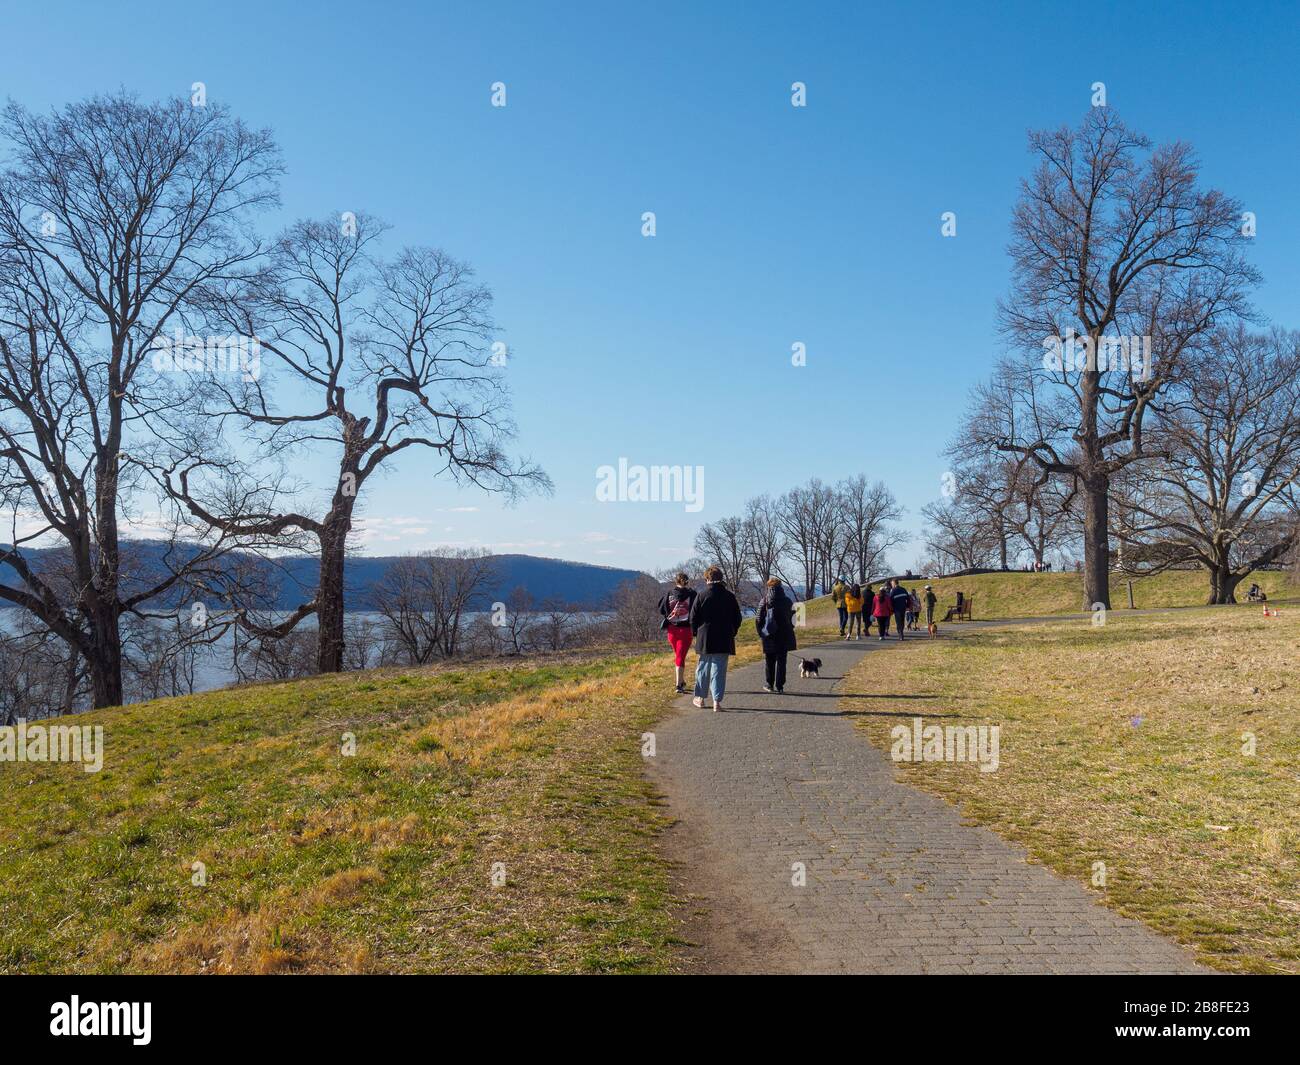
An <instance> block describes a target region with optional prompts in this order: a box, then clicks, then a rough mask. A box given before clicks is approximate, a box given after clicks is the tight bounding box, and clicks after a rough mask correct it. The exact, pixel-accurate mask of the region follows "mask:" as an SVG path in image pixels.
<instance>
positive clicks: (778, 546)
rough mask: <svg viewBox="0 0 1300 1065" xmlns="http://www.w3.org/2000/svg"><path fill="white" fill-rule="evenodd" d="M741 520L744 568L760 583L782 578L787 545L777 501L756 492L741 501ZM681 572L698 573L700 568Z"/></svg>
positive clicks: (761, 584) (764, 583) (763, 583)
mask: <svg viewBox="0 0 1300 1065" xmlns="http://www.w3.org/2000/svg"><path fill="white" fill-rule="evenodd" d="M744 523H745V533H744V540H745V549H746V551H747V552H748V561H747V564H746V568H747V569H748V570H749V572H751V573H752V574H753V575H754V579H755V580H756V581H757V582H758V583H759V585H760V586H763V585H766V584H767V582H768V581H769V580H770V579H771V578H772V577H780V578H781V579H782V580H784V579H785V578H784V574H782V572H781V559H782V558H783V557H785V554H786V552H787V545H786V541H785V533H784V532H782V529H781V515H780V509H779V507H778V504H777V503H776V502H775V501H774V500H773V499H772V497H771V496H769V495H761V496H756V497H755V498H753V499H751V500H749V501H748V502H747V503H746V504H745V517H744ZM685 572H687V573H691V572H695V573H698V572H700V570H699V569H695V570H686V571H685ZM786 583H787V584H788V583H789V582H788V581H787V582H786Z"/></svg>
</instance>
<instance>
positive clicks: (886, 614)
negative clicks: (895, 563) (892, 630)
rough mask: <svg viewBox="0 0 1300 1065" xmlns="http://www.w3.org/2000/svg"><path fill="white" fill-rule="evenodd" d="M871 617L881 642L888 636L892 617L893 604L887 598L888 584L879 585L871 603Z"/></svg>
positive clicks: (886, 582)
mask: <svg viewBox="0 0 1300 1065" xmlns="http://www.w3.org/2000/svg"><path fill="white" fill-rule="evenodd" d="M871 616H872V617H873V618H875V619H876V629H877V631H878V632H879V633H880V638H881V639H882V640H883V639H884V638H885V637H886V636H888V635H889V619H890V618H892V617H893V616H894V604H893V602H892V601H891V600H890V598H889V582H888V581H885V582H883V583H882V584H881V585H880V591H878V592H877V593H876V595H875V597H874V598H873V600H872V603H871Z"/></svg>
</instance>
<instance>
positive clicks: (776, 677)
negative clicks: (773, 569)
mask: <svg viewBox="0 0 1300 1065" xmlns="http://www.w3.org/2000/svg"><path fill="white" fill-rule="evenodd" d="M754 623H755V624H756V625H757V626H758V638H759V640H760V641H761V642H762V644H763V663H764V665H763V679H764V684H763V690H764V691H765V692H776V693H777V694H778V695H780V694H781V692H783V691H784V690H785V656H786V655H788V654H789V653H790V652H791V651H793V650H795V649H796V648H797V647H798V646H799V645H798V642H797V641H796V640H795V635H794V602H793V601H792V600H791V599H790V597H789V596H788V595H787V594H786V591H785V588H784V587H783V586H782V584H781V582H780V580H778V579H777V578H776V577H773V578H772V579H771V580H769V581H768V582H767V593H766V594H765V595H764V596H763V602H762V603H761V604H760V605H759V608H758V616H757V617H756V618H755V619H754Z"/></svg>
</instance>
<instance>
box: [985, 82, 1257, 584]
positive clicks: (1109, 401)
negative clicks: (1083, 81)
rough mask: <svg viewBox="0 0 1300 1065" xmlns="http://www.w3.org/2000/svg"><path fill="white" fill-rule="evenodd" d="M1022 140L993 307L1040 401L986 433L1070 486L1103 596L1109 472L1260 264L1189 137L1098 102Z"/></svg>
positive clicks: (1241, 305) (1144, 453)
mask: <svg viewBox="0 0 1300 1065" xmlns="http://www.w3.org/2000/svg"><path fill="white" fill-rule="evenodd" d="M1029 143H1030V148H1031V150H1032V151H1033V152H1034V153H1035V155H1037V157H1038V159H1039V165H1038V167H1037V169H1036V170H1035V171H1034V173H1033V175H1032V177H1031V178H1030V179H1029V180H1028V181H1026V182H1024V183H1023V185H1022V189H1021V196H1020V201H1019V203H1018V204H1017V206H1016V208H1015V212H1014V215H1013V217H1012V243H1011V246H1010V254H1011V257H1012V290H1011V293H1010V295H1009V296H1008V298H1007V299H1006V300H1005V301H1003V303H1002V304H1001V306H1000V314H1001V320H1002V325H1003V329H1004V331H1005V334H1006V336H1007V338H1008V340H1009V341H1010V342H1011V343H1012V344H1013V345H1015V346H1016V348H1018V349H1019V350H1020V351H1022V352H1025V353H1027V362H1026V365H1024V366H1023V367H1022V368H1021V369H1020V371H1019V372H1021V373H1024V374H1031V375H1033V376H1035V377H1036V378H1038V379H1039V380H1040V382H1041V383H1042V387H1043V390H1044V392H1045V393H1046V392H1048V391H1050V392H1051V394H1052V399H1051V400H1049V401H1047V402H1046V403H1045V404H1044V406H1043V408H1042V411H1043V413H1044V414H1046V415H1048V417H1046V418H1045V419H1044V420H1043V421H1041V422H1040V423H1039V424H1038V425H1032V424H1020V425H1018V426H1017V428H1018V429H1020V430H1022V431H1021V432H1019V433H1017V435H1016V436H1009V437H1003V438H1000V439H997V440H995V441H991V442H992V443H994V444H995V446H997V447H999V448H1001V449H1002V450H1004V451H1008V452H1012V453H1015V454H1019V455H1023V456H1026V457H1027V458H1029V459H1030V460H1032V461H1033V462H1034V463H1036V464H1037V466H1038V468H1039V470H1040V471H1041V472H1042V473H1043V474H1047V475H1053V476H1061V477H1066V478H1069V479H1071V480H1072V481H1073V482H1075V483H1076V484H1077V485H1078V489H1079V492H1080V493H1081V495H1082V499H1083V533H1084V548H1083V555H1084V560H1083V561H1084V592H1085V596H1086V600H1087V601H1088V602H1089V603H1103V604H1105V605H1109V604H1110V594H1109V558H1110V546H1109V528H1110V521H1109V510H1108V504H1109V493H1110V481H1111V478H1112V477H1113V476H1114V475H1115V474H1117V473H1119V472H1120V471H1121V470H1123V469H1124V468H1125V467H1127V466H1129V465H1130V464H1132V463H1134V462H1138V461H1141V460H1143V459H1145V458H1147V457H1149V451H1148V448H1147V447H1146V445H1145V441H1144V431H1145V428H1146V419H1147V416H1148V414H1149V413H1150V411H1151V409H1152V405H1153V403H1154V402H1155V401H1156V400H1157V398H1158V397H1159V395H1160V394H1161V392H1162V391H1163V390H1164V389H1165V388H1166V387H1167V386H1168V385H1169V384H1170V382H1171V381H1174V380H1176V379H1177V377H1178V375H1179V373H1180V372H1181V365H1180V364H1181V360H1182V356H1183V354H1184V352H1185V351H1187V350H1188V349H1189V348H1190V347H1192V346H1194V345H1195V344H1196V342H1197V341H1198V339H1199V338H1200V337H1202V336H1203V335H1204V334H1205V333H1206V332H1208V331H1209V330H1211V329H1212V328H1214V326H1215V325H1216V324H1217V323H1218V322H1219V321H1221V320H1223V319H1224V318H1225V317H1227V316H1231V315H1234V314H1243V313H1245V311H1246V309H1247V308H1246V305H1245V295H1244V293H1245V290H1246V289H1247V288H1248V286H1250V285H1251V284H1253V283H1254V282H1255V281H1256V280H1257V276H1258V275H1257V274H1256V272H1255V271H1254V269H1253V268H1251V267H1250V266H1249V265H1247V264H1246V262H1245V261H1244V259H1243V258H1242V256H1241V253H1240V248H1241V245H1242V244H1243V242H1244V240H1245V239H1246V238H1244V237H1243V235H1242V232H1241V230H1240V229H1239V226H1240V219H1241V208H1240V205H1239V204H1238V203H1237V202H1236V201H1235V200H1232V199H1230V198H1229V197H1227V196H1225V195H1223V194H1222V193H1220V192H1218V191H1214V190H1201V189H1199V188H1198V187H1197V177H1198V172H1197V171H1198V167H1197V162H1196V160H1195V158H1194V155H1193V152H1192V149H1191V148H1190V147H1189V146H1188V145H1186V144H1181V143H1175V144H1171V145H1164V146H1161V147H1158V148H1154V149H1153V148H1152V147H1151V142H1150V141H1149V140H1148V139H1147V138H1146V137H1145V136H1143V135H1141V134H1139V133H1137V132H1134V131H1131V130H1129V129H1128V128H1127V127H1126V126H1125V125H1124V124H1123V123H1122V122H1121V121H1120V120H1119V118H1118V117H1116V115H1115V114H1114V112H1113V111H1112V110H1111V109H1110V108H1107V107H1095V108H1093V109H1092V110H1091V112H1090V113H1089V115H1088V116H1087V118H1085V120H1084V122H1083V124H1082V126H1081V127H1080V128H1079V129H1078V130H1070V129H1064V128H1063V129H1059V130H1055V131H1049V132H1040V133H1033V134H1031V135H1030V139H1029ZM1076 341H1077V342H1076ZM1030 429H1032V430H1033V431H1027V430H1030Z"/></svg>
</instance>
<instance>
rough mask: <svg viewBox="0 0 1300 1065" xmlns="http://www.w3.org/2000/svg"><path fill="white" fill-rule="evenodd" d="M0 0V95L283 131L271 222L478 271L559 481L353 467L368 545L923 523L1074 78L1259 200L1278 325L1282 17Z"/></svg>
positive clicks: (1144, 11)
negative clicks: (600, 492) (1039, 159)
mask: <svg viewBox="0 0 1300 1065" xmlns="http://www.w3.org/2000/svg"><path fill="white" fill-rule="evenodd" d="M4 6H5V11H4V15H3V25H4V41H3V43H2V44H0V71H3V74H2V75H0V79H2V80H0V93H4V94H6V95H9V96H11V97H13V98H14V99H16V100H18V101H20V102H22V103H24V104H26V105H28V106H30V107H35V108H46V107H49V106H52V105H56V104H61V103H64V102H67V101H69V100H73V99H76V98H79V97H82V96H85V95H88V94H91V93H94V92H98V91H104V90H109V89H113V88H116V87H117V86H119V85H121V86H125V87H127V88H129V89H132V90H135V91H137V92H138V93H140V94H141V95H142V96H144V97H161V96H165V95H174V94H185V95H188V93H189V88H190V85H191V83H192V82H194V81H203V82H205V83H206V85H207V87H208V93H209V98H210V99H218V100H222V101H224V102H227V103H229V104H230V105H231V106H232V107H233V108H234V110H235V112H236V113H237V114H239V115H240V116H241V117H242V118H243V119H244V120H245V121H246V122H248V123H250V124H252V125H257V126H268V127H270V128H272V129H273V130H274V131H275V133H276V136H277V138H278V140H279V142H280V144H281V146H282V147H283V150H284V152H285V156H286V160H287V163H288V165H289V169H290V173H289V176H288V178H287V180H286V181H285V183H284V201H285V203H284V219H286V220H287V219H289V218H293V217H298V216H304V215H320V214H323V213H326V212H338V211H344V210H357V209H364V210H368V211H371V212H374V213H376V214H378V215H380V216H382V217H384V218H385V219H386V220H387V221H389V222H390V223H391V224H392V225H393V226H394V232H393V234H392V237H393V240H394V242H397V241H400V242H403V243H430V244H436V245H439V246H441V247H443V248H445V249H447V250H448V251H449V252H451V253H453V254H454V255H456V256H458V257H461V258H464V259H467V260H469V261H470V262H472V263H473V264H474V265H475V266H476V267H477V269H478V271H479V274H480V277H481V279H482V280H483V281H485V282H486V283H487V284H488V285H490V286H491V288H492V289H493V290H494V292H495V294H496V297H497V303H496V312H497V317H498V319H499V321H500V323H501V324H502V326H503V327H504V329H505V332H504V334H503V339H505V340H506V341H507V342H508V343H509V345H510V347H511V350H512V353H513V355H514V359H513V361H512V364H511V367H510V377H511V380H512V384H513V389H514V393H515V397H516V407H517V413H518V422H519V427H520V440H519V447H520V449H521V450H523V451H525V452H527V453H529V454H531V455H532V456H533V457H534V458H536V459H538V460H539V461H541V462H542V464H543V465H544V466H545V467H546V469H547V470H548V472H549V473H550V474H551V476H552V477H553V478H554V480H555V483H556V489H557V490H556V493H555V495H554V497H552V498H550V499H545V500H538V501H532V502H526V503H524V504H523V505H521V506H518V507H516V508H513V509H505V508H503V507H501V506H500V505H498V503H497V502H496V501H495V500H493V499H492V498H491V497H487V496H484V495H482V494H480V493H475V492H471V491H461V492H458V491H456V490H455V489H454V488H452V487H450V486H449V485H447V484H445V483H442V482H435V481H433V480H432V479H431V478H429V477H428V476H426V475H425V473H424V468H423V464H422V462H421V460H420V458H419V456H418V455H416V454H414V453H411V452H408V453H406V455H405V456H403V460H402V461H401V464H400V466H399V467H398V468H396V469H395V470H394V471H393V472H390V474H389V475H388V476H387V477H386V478H385V479H384V480H383V481H381V482H378V483H377V482H371V483H370V485H368V486H367V492H368V493H369V494H368V497H367V498H366V500H365V504H364V511H365V514H366V517H367V520H368V522H369V527H370V533H369V534H368V535H369V537H370V538H369V540H368V542H367V543H366V545H365V550H366V551H367V552H369V553H381V552H382V553H389V552H399V551H404V550H411V549H416V548H420V547H426V546H431V545H434V544H439V543H472V544H483V545H485V546H488V547H491V548H494V549H497V550H521V551H527V552H529V553H533V554H544V555H554V556H558V557H564V558H573V559H579V560H585V561H592V562H601V563H607V564H617V565H629V566H635V567H639V568H657V567H659V566H662V565H666V564H669V563H672V562H675V561H677V560H678V559H679V558H680V557H682V556H684V555H686V554H687V553H688V552H689V548H690V543H691V540H692V537H693V534H694V531H695V528H696V527H697V525H698V524H699V522H700V521H701V520H712V519H714V518H717V517H721V516H724V515H726V514H728V513H732V512H734V511H737V510H738V509H739V508H740V506H741V505H742V503H743V501H744V499H745V498H746V497H748V496H750V495H753V494H755V493H757V492H760V491H764V490H770V491H773V492H780V491H784V490H785V489H787V488H789V487H790V486H792V485H794V484H795V483H797V482H800V481H803V480H805V479H807V478H808V477H810V476H812V475H814V474H816V475H819V476H821V477H822V478H824V479H826V480H828V481H834V480H836V479H838V478H840V477H842V476H845V475H848V474H852V473H857V472H864V473H866V474H868V475H869V476H870V477H871V478H873V479H875V478H880V479H883V480H884V481H885V482H886V483H888V484H889V485H890V486H891V487H892V489H893V490H894V492H895V493H896V494H897V496H898V497H899V500H900V502H901V503H902V504H903V505H904V506H905V507H907V509H908V512H909V514H908V526H909V528H912V529H916V528H918V527H919V513H918V512H919V510H920V508H921V507H922V506H924V505H925V504H926V503H927V502H929V501H930V500H932V499H934V498H936V497H937V496H938V495H939V487H940V476H941V474H942V472H943V470H944V469H945V468H946V464H945V463H944V461H943V460H942V459H941V458H940V456H939V451H940V450H941V449H942V447H943V444H944V442H945V439H946V437H947V436H948V432H949V428H950V426H951V425H952V424H953V423H954V421H955V419H957V418H958V417H959V416H960V413H961V411H962V410H963V408H964V405H965V396H966V393H967V390H968V389H969V387H970V386H971V385H972V384H973V383H975V382H976V381H978V380H980V379H981V378H983V377H984V376H985V375H986V374H987V372H988V369H989V367H990V365H991V362H992V361H993V359H994V358H996V356H997V355H998V354H999V347H998V341H997V337H996V335H995V333H994V329H993V320H994V302H995V300H996V299H997V297H998V296H999V295H1000V294H1001V293H1002V292H1003V291H1004V289H1005V287H1006V283H1007V260H1006V256H1005V252H1004V248H1005V245H1006V241H1007V236H1008V221H1009V212H1010V208H1011V205H1012V203H1013V201H1014V199H1015V196H1016V191H1017V181H1018V180H1019V178H1020V177H1022V176H1023V175H1025V174H1026V173H1027V172H1028V170H1029V167H1030V160H1029V157H1028V155H1027V153H1026V150H1025V132H1026V130H1027V129H1030V128H1040V127H1046V126H1056V125H1059V124H1062V123H1069V124H1072V125H1073V124H1077V123H1078V121H1079V120H1080V119H1081V118H1082V117H1083V115H1084V113H1085V111H1086V110H1087V108H1088V106H1089V97H1090V94H1091V88H1090V87H1091V85H1092V83H1093V82H1094V81H1104V82H1105V83H1106V87H1107V93H1108V98H1109V103H1110V105H1111V106H1112V107H1115V108H1116V109H1117V110H1119V112H1120V113H1121V115H1122V116H1123V117H1124V119H1125V120H1126V121H1127V122H1129V123H1130V124H1131V125H1133V126H1136V127H1137V128H1139V129H1141V130H1143V131H1145V132H1146V133H1148V134H1149V135H1150V136H1151V137H1153V138H1154V139H1156V140H1157V141H1161V140H1172V139H1184V140H1188V141H1190V142H1191V143H1192V144H1194V145H1195V146H1196V148H1197V149H1198V151H1199V152H1200V155H1201V158H1202V160H1203V162H1204V174H1205V177H1206V179H1207V180H1208V181H1209V182H1211V183H1213V184H1215V185H1218V186H1219V187H1221V188H1223V189H1224V190H1226V191H1227V192H1229V193H1231V194H1233V195H1235V196H1237V197H1239V198H1241V199H1242V200H1243V201H1244V203H1245V206H1246V207H1247V208H1248V209H1250V210H1253V211H1255V212H1256V214H1257V216H1258V220H1259V221H1258V224H1259V235H1258V237H1257V241H1256V248H1255V261H1256V263H1257V265H1258V266H1259V267H1260V269H1261V270H1262V271H1263V273H1264V276H1265V286H1264V287H1263V288H1262V290H1261V291H1260V292H1259V294H1258V301H1257V302H1258V306H1259V307H1260V309H1261V310H1262V311H1263V312H1264V313H1265V314H1267V315H1268V316H1269V317H1270V318H1272V319H1273V320H1275V321H1277V322H1278V323H1280V324H1284V325H1289V326H1293V327H1295V326H1300V306H1298V305H1297V302H1298V301H1297V296H1296V293H1297V282H1298V281H1300V277H1298V276H1297V274H1298V271H1300V266H1297V257H1296V255H1295V249H1296V247H1297V246H1300V214H1298V212H1297V209H1296V203H1295V199H1296V196H1297V189H1300V185H1298V184H1297V174H1300V138H1297V136H1296V117H1295V116H1296V106H1297V101H1298V100H1300V25H1298V23H1300V16H1298V15H1297V11H1296V8H1295V7H1294V5H1287V4H1276V5H1270V4H1255V5H1251V4H1226V3H1223V4H1208V3H1195V2H1192V3H1178V4H1174V3H1170V4H1114V5H1111V4H1101V3H1089V4H1083V5H1080V4H1068V5H1067V4H1045V3H1025V4H999V5H989V7H988V9H987V10H986V11H984V12H979V11H970V10H963V8H966V7H968V6H971V7H973V6H974V5H956V4H954V5H919V4H899V5H888V6H871V5H865V4H858V3H845V4H826V3H823V4H818V3H800V4H794V3H787V2H780V3H772V2H753V3H730V4H716V3H715V4H709V5H707V6H708V8H709V9H710V10H709V11H708V12H707V13H705V12H703V11H701V9H702V8H703V7H705V6H706V5H703V4H700V3H698V2H697V3H667V4H663V3H656V4H654V5H649V4H647V5H644V9H643V10H641V11H639V12H638V11H634V10H632V7H631V5H619V6H620V7H621V8H623V10H622V11H621V12H619V13H611V12H609V11H607V10H605V9H606V8H608V7H612V6H613V5H608V4H595V3H592V4H557V5H539V4H526V3H514V2H505V0H494V2H492V3H457V4H416V3H391V2H388V3H385V2H373V3H317V4H313V5H310V7H308V6H306V5H294V7H295V8H298V9H299V10H298V11H293V10H290V5H287V4H280V3H273V2H267V0H262V2H258V3H247V2H242V0H232V2H228V3H221V4H213V5H198V6H195V5H184V4H182V5H176V4H161V3H160V4H132V3H112V4H105V3H102V2H98V3H84V4H75V5H72V4H61V3H53V2H51V3H44V4H17V3H14V2H12V0H10V2H8V3H6V4H5V5H4ZM980 6H983V5H980ZM551 8H555V10H550V9H551ZM496 81H502V82H505V83H506V86H507V99H508V104H507V106H506V107H505V108H493V107H492V106H490V86H491V84H492V83H493V82H496ZM794 81H802V82H805V83H806V84H807V92H808V105H807V107H806V108H802V109H796V108H793V107H792V106H791V104H790V86H791V83H792V82H794ZM645 211H654V212H655V213H656V215H657V222H658V235H657V236H655V237H654V238H653V239H647V238H644V237H642V236H641V215H642V213H643V212H645ZM944 211H954V212H956V214H957V220H958V221H957V225H958V233H957V236H956V237H955V238H953V239H945V238H943V237H941V236H940V215H941V214H942V213H943V212H944ZM796 341H801V342H803V343H804V344H806V345H807V353H808V354H807V360H808V361H807V366H805V367H802V368H796V367H793V366H791V364H790V350H791V345H792V344H793V343H795V342H796ZM886 398H888V399H889V400H890V402H891V414H890V419H891V420H892V421H893V423H894V428H892V429H887V428H882V427H881V416H880V414H879V413H878V411H879V410H880V405H881V403H882V401H883V400H885V399H886ZM678 422H684V423H685V424H686V426H687V428H686V429H685V431H679V430H674V429H672V428H670V426H672V425H673V424H675V423H678ZM778 426H780V428H778ZM621 456H622V457H626V458H627V459H628V460H629V461H630V462H633V463H643V464H647V465H649V464H657V463H659V464H683V465H692V466H695V465H699V466H703V467H704V469H705V497H704V499H705V507H704V509H703V511H702V512H700V513H698V514H691V513H686V512H685V510H684V508H683V506H682V505H681V504H676V505H674V504H632V503H627V504H599V503H597V502H596V498H595V484H596V476H595V471H596V468H597V467H598V466H601V465H603V464H606V463H610V464H613V463H616V462H617V461H618V459H619V457H621ZM471 507H477V508H479V509H477V510H468V509H465V508H471ZM458 508H459V509H458ZM919 554H920V546H919V543H917V544H915V545H914V546H913V547H910V548H907V549H905V550H903V551H900V552H898V553H897V555H896V556H895V562H897V563H898V564H900V565H901V564H907V563H911V562H912V561H914V560H915V559H916V558H917V557H918V555H919Z"/></svg>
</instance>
